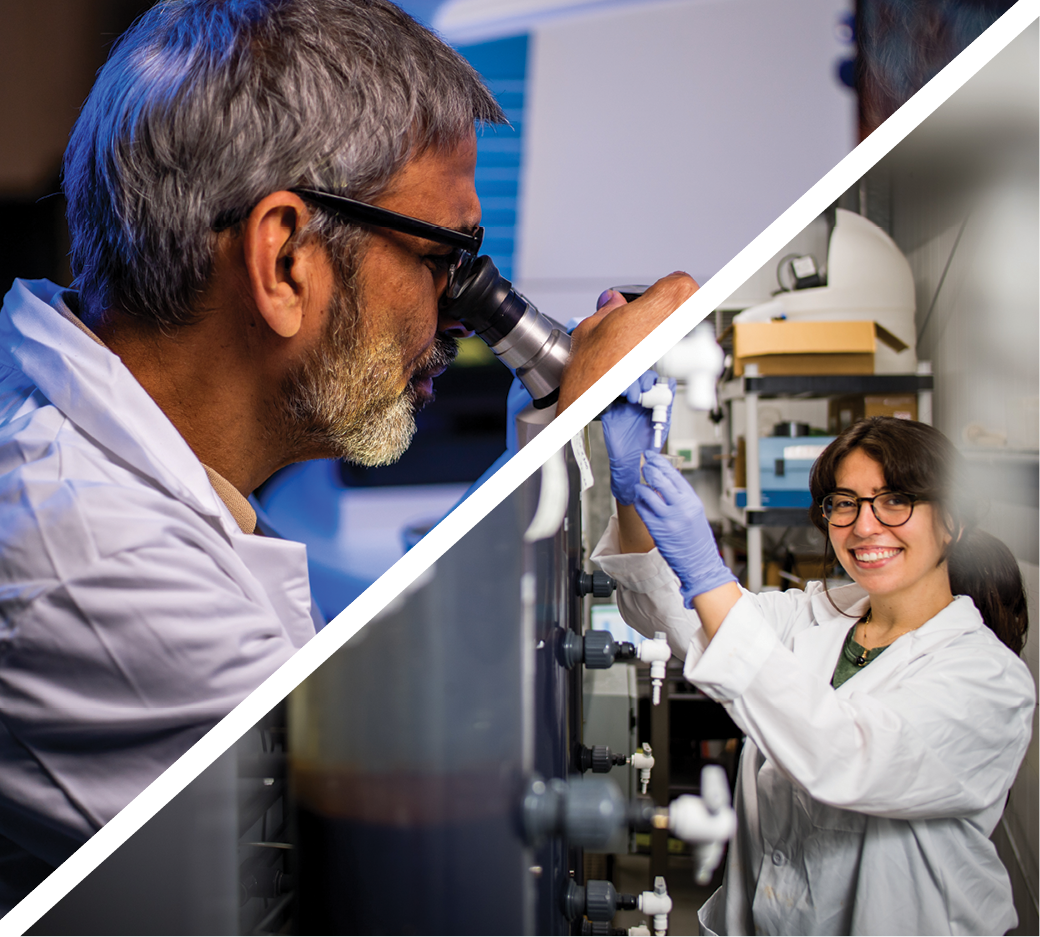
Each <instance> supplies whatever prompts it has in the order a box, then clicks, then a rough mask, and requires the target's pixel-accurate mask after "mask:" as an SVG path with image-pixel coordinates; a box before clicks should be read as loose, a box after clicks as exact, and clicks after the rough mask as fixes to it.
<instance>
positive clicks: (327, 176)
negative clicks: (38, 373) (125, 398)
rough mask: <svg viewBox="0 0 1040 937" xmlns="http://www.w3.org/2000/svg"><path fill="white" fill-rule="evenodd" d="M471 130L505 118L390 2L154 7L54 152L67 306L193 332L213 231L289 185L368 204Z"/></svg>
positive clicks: (469, 75)
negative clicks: (60, 156)
mask: <svg viewBox="0 0 1040 937" xmlns="http://www.w3.org/2000/svg"><path fill="white" fill-rule="evenodd" d="M474 122H478V123H503V122H505V116H504V114H503V112H502V109H501V108H500V107H499V105H498V104H497V102H496V101H495V98H494V96H493V95H492V94H491V92H490V91H489V90H488V89H487V87H486V86H485V85H484V83H483V82H482V81H481V79H480V76H479V75H478V74H477V73H476V72H475V71H474V70H473V68H472V67H471V66H470V65H469V63H468V62H466V60H465V59H464V58H462V56H461V55H459V53H458V52H456V51H455V50H454V49H452V48H450V47H449V46H448V45H446V44H445V43H444V42H442V41H441V40H440V39H439V38H438V37H437V36H435V35H434V34H433V33H431V32H430V31H429V30H428V29H425V28H424V27H422V26H420V25H419V24H418V23H416V22H415V21H414V20H413V19H412V18H411V17H409V16H408V15H407V14H406V13H404V12H403V11H402V10H401V9H399V8H398V7H397V6H395V5H394V4H393V3H390V2H388V0H177V2H174V0H161V2H159V3H157V4H156V5H155V6H153V7H152V8H151V9H149V10H148V11H147V12H146V13H145V14H144V15H143V16H142V17H141V18H140V19H139V20H137V22H136V23H135V24H134V25H133V26H132V27H131V28H130V29H129V30H128V31H127V32H126V33H125V34H124V35H123V37H122V38H121V39H120V40H119V41H118V43H116V45H115V47H114V48H113V50H112V54H111V55H110V57H109V59H108V61H107V62H106V63H105V65H104V67H103V68H102V69H101V71H100V72H99V73H98V78H97V81H96V83H95V84H94V87H93V89H92V90H91V92H90V96H89V97H88V98H87V101H86V103H85V104H84V106H83V110H82V111H81V113H80V116H79V119H78V120H77V121H76V125H75V127H74V128H73V131H72V136H71V138H70V141H69V146H68V149H67V150H66V153H65V167H64V181H63V188H64V190H65V195H66V198H67V200H68V221H69V232H70V236H71V244H72V251H71V258H72V271H73V273H74V274H75V277H76V283H75V285H76V286H78V287H79V288H80V290H81V302H82V304H83V306H84V307H85V308H87V309H89V310H91V311H96V312H101V311H102V310H104V309H107V308H111V307H116V308H118V309H120V310H121V311H122V312H124V313H126V314H128V315H132V316H136V317H138V318H140V319H142V320H144V321H150V322H152V323H154V324H156V325H158V326H159V327H161V328H164V329H173V328H176V327H177V326H181V325H186V324H189V323H191V322H192V321H193V320H194V318H195V314H196V311H197V310H196V305H197V302H198V298H199V295H200V294H201V293H202V291H203V289H204V287H205V286H206V283H207V281H208V279H209V275H210V271H211V268H212V264H213V256H214V250H215V247H216V244H217V238H218V235H217V233H216V231H215V229H216V228H220V227H227V223H228V221H232V220H233V219H235V218H240V217H244V215H243V212H244V214H248V212H249V210H250V209H251V208H252V207H253V206H254V205H256V203H257V202H259V201H260V199H262V198H263V197H264V196H265V195H269V194H270V193H271V192H276V191H278V190H279V189H286V188H290V187H292V186H309V187H311V188H318V189H331V190H333V191H336V192H339V193H340V194H342V195H347V196H350V197H352V198H356V199H362V200H370V199H372V198H374V197H375V196H377V195H379V194H380V193H381V192H383V191H384V190H385V189H386V186H387V185H388V184H389V183H390V182H391V180H392V179H393V178H394V177H395V175H396V173H397V172H398V171H399V170H401V169H402V168H403V167H404V166H405V164H406V163H407V162H408V161H409V160H410V159H412V158H413V157H414V156H417V155H419V154H422V153H423V152H425V151H427V150H430V149H442V148H450V147H452V146H455V145H457V144H458V143H460V142H461V141H463V140H464V139H466V137H467V136H468V134H470V133H471V132H472V131H473V127H474ZM315 217H316V218H317V219H319V224H318V230H317V231H311V232H310V233H316V234H320V235H327V234H328V233H329V231H327V230H326V228H330V227H331V225H332V222H331V221H330V220H329V218H328V216H327V215H326V213H324V212H321V211H320V210H319V211H315ZM322 219H324V221H323V222H322ZM309 228H310V226H309Z"/></svg>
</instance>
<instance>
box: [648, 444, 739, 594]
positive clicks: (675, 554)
mask: <svg viewBox="0 0 1040 937" xmlns="http://www.w3.org/2000/svg"><path fill="white" fill-rule="evenodd" d="M645 456H646V464H645V465H644V466H643V477H644V478H645V479H646V484H645V485H637V486H636V488H635V491H634V494H633V499H634V504H635V509H636V511H637V512H638V514H639V516H640V518H642V521H643V523H644V524H646V527H647V530H649V531H650V536H651V537H653V539H654V543H655V544H656V545H657V549H658V550H659V551H660V553H661V556H663V557H664V558H665V560H666V561H667V563H668V565H669V566H670V567H671V568H672V569H673V570H674V572H675V574H676V575H677V576H678V577H679V582H680V584H681V587H682V588H681V592H682V596H683V599H684V601H685V604H686V607H687V608H693V599H694V597H695V596H698V595H701V594H702V593H705V592H710V591H711V590H712V589H717V588H718V587H719V586H722V585H725V584H726V583H730V582H736V581H737V577H736V576H734V575H733V573H732V572H730V570H729V568H728V567H727V566H726V564H725V563H723V562H722V557H721V556H719V551H718V547H717V546H716V545H715V535H714V534H713V533H712V532H711V527H710V526H709V524H708V519H707V517H706V516H705V513H704V505H703V504H702V503H701V499H700V498H698V497H697V493H696V492H695V491H694V490H693V489H692V488H691V487H690V485H689V483H688V482H687V481H686V479H685V478H683V477H682V475H681V474H680V473H679V472H678V471H677V470H676V469H674V468H673V467H672V465H671V463H670V462H669V461H668V460H667V459H665V458H664V457H663V456H661V455H658V454H657V453H656V452H654V451H653V450H650V451H647V452H646V453H645ZM637 466H638V461H637Z"/></svg>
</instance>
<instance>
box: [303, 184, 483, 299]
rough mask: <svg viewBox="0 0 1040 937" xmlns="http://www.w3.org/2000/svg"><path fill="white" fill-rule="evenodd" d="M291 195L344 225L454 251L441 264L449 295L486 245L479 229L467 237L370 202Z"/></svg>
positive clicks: (305, 193)
mask: <svg viewBox="0 0 1040 937" xmlns="http://www.w3.org/2000/svg"><path fill="white" fill-rule="evenodd" d="M289 191H290V192H295V193H296V194H297V195H299V196H300V197H301V198H304V199H306V200H307V201H308V202H313V203H314V204H315V205H320V206H321V207H322V208H324V209H326V210H327V211H330V212H332V213H333V214H334V215H337V216H338V217H340V218H342V219H344V220H345V221H353V222H356V223H360V224H367V225H373V226H375V227H377V228H389V229H390V230H391V231H400V232H401V233H402V234H411V235H412V236H413V237H420V238H425V239H426V240H427V241H434V242H436V243H437V244H443V245H445V246H446V247H451V248H454V250H453V251H452V253H450V254H446V255H445V256H444V259H443V261H442V263H443V265H444V267H445V268H446V269H447V271H448V291H447V292H448V293H449V294H450V293H451V287H452V285H453V283H454V281H455V275H456V273H457V271H458V269H459V268H460V267H461V266H463V265H464V264H468V263H469V262H470V261H471V260H472V259H473V258H474V257H475V256H476V255H477V253H478V252H479V251H480V245H481V244H483V243H484V229H483V228H482V227H479V228H477V229H476V231H475V232H474V233H473V234H467V233H466V232H465V231H456V230H455V229H454V228H443V227H441V226H440V225H436V224H430V222H428V221H420V220H419V219H418V218H412V217H411V216H409V215H402V214H400V213H398V212H396V211H390V210H389V209H387V208H377V207H376V206H375V205H369V204H368V203H367V202H359V201H357V200H356V199H352V198H347V197H346V196H343V195H334V194H333V193H332V192H322V191H320V190H318V189H303V188H299V189H290V190H289Z"/></svg>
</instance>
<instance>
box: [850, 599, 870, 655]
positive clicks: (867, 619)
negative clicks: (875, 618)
mask: <svg viewBox="0 0 1040 937" xmlns="http://www.w3.org/2000/svg"><path fill="white" fill-rule="evenodd" d="M873 611H874V610H873V609H870V608H868V609H867V614H866V615H864V616H863V617H862V618H861V619H860V622H861V623H862V625H863V640H864V641H866V640H867V625H869V624H870V616H871V614H872V613H873ZM853 663H854V664H855V665H856V666H857V667H866V666H867V664H868V663H870V651H868V650H867V649H866V648H865V647H862V646H860V650H859V656H858V657H857V658H856V659H855V660H854V661H853Z"/></svg>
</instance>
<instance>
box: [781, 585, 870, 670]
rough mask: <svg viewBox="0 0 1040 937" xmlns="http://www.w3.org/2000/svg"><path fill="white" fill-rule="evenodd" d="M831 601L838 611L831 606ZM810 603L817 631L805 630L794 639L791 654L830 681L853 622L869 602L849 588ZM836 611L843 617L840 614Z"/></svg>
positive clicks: (816, 597) (856, 588)
mask: <svg viewBox="0 0 1040 937" xmlns="http://www.w3.org/2000/svg"><path fill="white" fill-rule="evenodd" d="M831 598H833V599H834V602H835V603H836V604H837V606H838V608H835V607H834V605H833V604H831ZM810 601H811V603H812V611H813V617H814V619H815V621H816V627H814V628H806V629H805V630H804V631H800V632H799V633H798V634H797V635H795V638H794V652H795V654H796V655H797V656H798V658H799V659H800V660H802V661H803V662H804V663H805V665H806V666H807V667H810V668H812V670H813V671H814V672H815V673H819V674H822V675H823V676H825V677H826V678H827V679H828V680H830V678H831V676H832V675H833V673H834V668H835V666H837V663H838V655H839V654H840V653H841V648H842V645H843V644H844V642H845V635H846V634H848V632H849V628H851V627H852V624H853V622H855V621H856V619H857V618H859V617H860V615H862V614H863V613H864V611H865V610H866V606H867V603H868V601H869V600H868V599H867V596H866V593H865V592H864V591H863V590H862V589H861V588H860V587H859V586H857V585H851V586H839V587H838V588H836V589H831V590H830V598H829V597H828V594H827V593H825V592H822V591H821V592H818V593H816V594H815V595H813V597H812V599H811V600H810ZM839 609H841V610H842V611H844V612H845V613H846V614H842V611H839Z"/></svg>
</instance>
